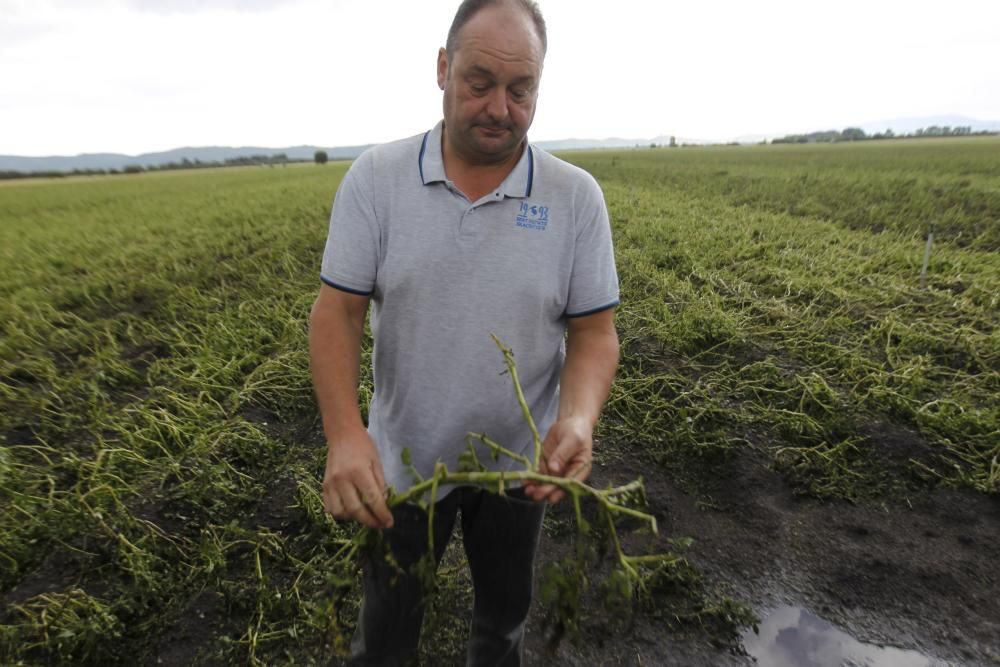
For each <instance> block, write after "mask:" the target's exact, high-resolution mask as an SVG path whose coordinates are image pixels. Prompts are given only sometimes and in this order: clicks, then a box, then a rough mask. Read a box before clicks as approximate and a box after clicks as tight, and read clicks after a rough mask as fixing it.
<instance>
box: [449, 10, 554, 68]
mask: <svg viewBox="0 0 1000 667" xmlns="http://www.w3.org/2000/svg"><path fill="white" fill-rule="evenodd" d="M505 4H510V5H514V6H515V7H517V8H518V9H521V10H523V11H524V13H525V14H527V15H528V18H530V19H531V21H532V23H534V24H535V32H536V33H537V34H538V39H539V40H541V42H542V55H545V50H546V49H547V48H548V40H547V38H546V35H545V18H544V17H543V16H542V10H541V9H539V8H538V3H536V2H534V1H533V0H463V2H462V4H461V5H459V6H458V11H457V12H455V18H454V20H452V22H451V28H450V29H449V30H448V41H447V42H445V45H444V50H445V52H446V53H447V54H448V60H449V61H450V60H451V56H452V54H453V53H454V52H455V49H456V48H457V46H458V33H459V32H460V31H461V30H462V28H463V27H465V24H466V23H468V22H469V21H470V20H471V19H472V17H473V16H475V15H476V14H478V13H479V11H480V10H482V9H486V8H487V7H493V6H496V5H505Z"/></svg>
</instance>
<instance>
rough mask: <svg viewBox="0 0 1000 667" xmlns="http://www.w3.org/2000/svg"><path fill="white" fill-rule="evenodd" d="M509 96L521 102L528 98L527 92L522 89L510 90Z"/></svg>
mask: <svg viewBox="0 0 1000 667" xmlns="http://www.w3.org/2000/svg"><path fill="white" fill-rule="evenodd" d="M510 95H511V97H513V98H514V99H515V100H523V99H524V98H526V97H527V96H528V91H527V90H526V89H524V88H511V90H510Z"/></svg>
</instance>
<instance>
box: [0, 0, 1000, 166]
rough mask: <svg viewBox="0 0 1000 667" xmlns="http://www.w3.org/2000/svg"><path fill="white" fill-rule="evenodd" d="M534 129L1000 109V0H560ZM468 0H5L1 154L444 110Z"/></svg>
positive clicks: (329, 130) (353, 130)
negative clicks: (449, 66) (458, 25)
mask: <svg viewBox="0 0 1000 667" xmlns="http://www.w3.org/2000/svg"><path fill="white" fill-rule="evenodd" d="M541 4H542V9H543V11H544V12H545V14H546V18H547V21H548V25H549V53H548V59H547V62H546V69H545V75H544V78H543V81H542V90H541V99H540V102H539V109H538V114H537V116H536V120H535V126H534V127H533V128H532V132H531V136H532V138H533V139H536V140H538V139H555V138H563V137H570V136H576V137H603V136H612V135H617V136H627V137H634V138H643V137H652V136H655V135H659V134H675V135H677V136H681V137H690V138H727V137H733V136H738V135H741V134H748V133H756V132H793V131H802V130H812V129H819V128H826V127H843V126H845V125H846V124H849V123H859V122H865V121H871V120H877V119H880V118H888V117H899V116H917V115H930V114H939V113H961V114H965V115H969V116H973V117H981V118H984V119H986V120H997V119H1000V68H997V67H996V66H995V63H996V62H1000V40H998V39H997V38H996V31H995V26H996V25H1000V3H978V2H973V1H971V0H954V1H953V2H952V3H950V4H949V5H948V7H947V8H944V9H942V8H941V7H940V5H937V4H932V3H929V2H919V1H918V2H907V3H903V2H899V1H896V0H893V1H891V2H890V1H882V2H877V1H875V0H869V1H868V2H859V1H857V0H840V1H839V2H836V3H834V2H819V1H817V2H809V3H804V2H790V1H788V0H760V1H759V2H756V3H745V2H720V1H714V2H713V1H704V2H701V3H661V2H644V1H641V0H616V2H614V3H608V2H606V0H605V1H601V2H597V1H595V2H585V1H583V0H542V3H541ZM456 5H457V0H454V1H451V0H447V1H441V2H428V3H417V2H411V1H407V0H391V1H388V0H386V1H382V2H370V1H365V0H337V1H332V0H328V1H324V0H208V1H207V2H196V1H195V0H180V1H175V2H168V1H167V0H107V1H105V2H75V1H74V2H71V1H70V0H36V1H29V0H0V73H2V80H3V85H2V86H0V128H2V130H0V153H8V154H9V153H14V154H29V155H30V154H36V155H37V154H51V153H75V152H84V151H86V152H91V151H120V152H130V153H135V152H144V151H148V150H156V149H164V148H170V147H174V146H180V145H203V144H222V145H265V146H284V145H293V144H300V143H314V144H325V145H341V144H356V143H368V142H373V141H386V140H390V139H393V138H395V137H400V136H406V135H409V134H414V133H417V132H420V131H422V130H423V129H425V128H426V127H428V126H429V125H430V124H432V123H433V122H434V121H435V120H436V119H437V118H438V116H439V115H440V106H441V101H440V91H439V90H438V89H437V87H436V85H435V82H434V59H435V54H436V50H437V48H438V46H440V45H441V44H442V43H443V42H444V38H445V35H446V33H447V29H448V26H449V24H450V22H451V18H452V14H453V12H454V9H455V6H456Z"/></svg>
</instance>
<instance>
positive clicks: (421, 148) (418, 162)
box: [417, 131, 430, 183]
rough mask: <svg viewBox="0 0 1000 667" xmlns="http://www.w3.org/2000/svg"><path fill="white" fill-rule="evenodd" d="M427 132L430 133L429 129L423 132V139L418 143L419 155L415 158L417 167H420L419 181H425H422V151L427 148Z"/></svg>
mask: <svg viewBox="0 0 1000 667" xmlns="http://www.w3.org/2000/svg"><path fill="white" fill-rule="evenodd" d="M428 134H430V132H429V131H428V132H425V133H424V140H423V142H422V143H421V144H420V156H419V157H418V158H417V167H419V168H420V182H421V183H426V181H424V151H425V150H426V149H427V135H428Z"/></svg>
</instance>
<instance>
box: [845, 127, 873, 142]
mask: <svg viewBox="0 0 1000 667" xmlns="http://www.w3.org/2000/svg"><path fill="white" fill-rule="evenodd" d="M867 138H868V137H867V136H865V131H864V130H862V129H861V128H860V127H848V128H844V131H843V132H841V133H840V139H841V141H864V140H865V139H867Z"/></svg>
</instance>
